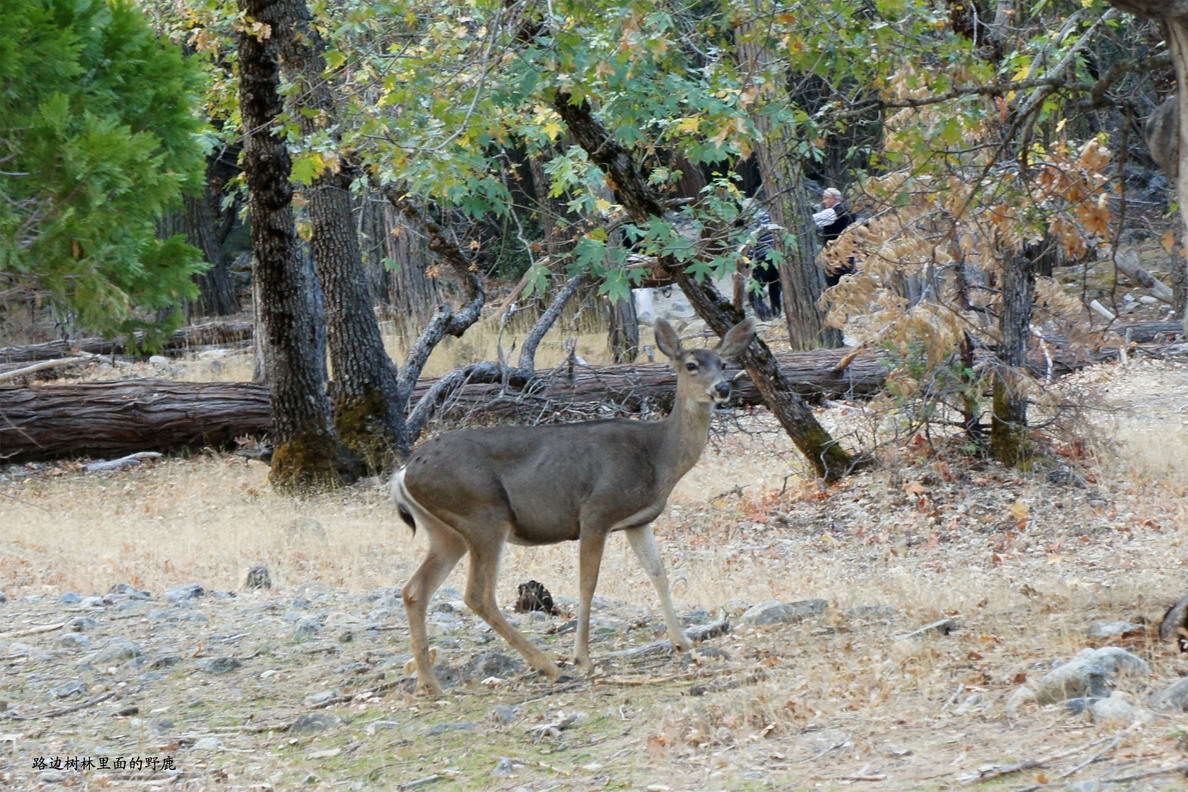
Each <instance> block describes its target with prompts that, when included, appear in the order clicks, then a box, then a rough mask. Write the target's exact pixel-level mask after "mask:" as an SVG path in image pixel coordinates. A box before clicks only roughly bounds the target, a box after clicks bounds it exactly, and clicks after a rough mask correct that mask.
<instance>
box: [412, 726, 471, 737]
mask: <svg viewBox="0 0 1188 792" xmlns="http://www.w3.org/2000/svg"><path fill="white" fill-rule="evenodd" d="M478 727H479V725H478V724H477V723H438V724H437V725H435V726H430V727H429V728H428V729H426V730H425V734H426V735H428V736H430V737H433V736H435V735H438V734H445V733H446V732H452V731H474V730H475V729H477V728H478Z"/></svg>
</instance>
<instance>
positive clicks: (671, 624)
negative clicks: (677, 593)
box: [624, 525, 693, 652]
mask: <svg viewBox="0 0 1188 792" xmlns="http://www.w3.org/2000/svg"><path fill="white" fill-rule="evenodd" d="M624 533H625V534H627V541H629V542H631V549H632V550H634V551H635V557H636V558H638V559H639V565H640V566H642V567H643V571H644V573H645V574H646V575H647V576H648V577H649V578H650V579H651V581H652V585H653V586H655V587H656V593H657V594H659V595H660V610H662V611H663V612H664V623H665V624H666V625H668V640H670V641H672V645H673V648H675V649H681V650H683V651H686V652H687V651H689V650H690V649H692V648H693V642H692V641H690V640H689V638H688V636H686V635H685V631H684V629H683V628H682V627H681V623H680V622H679V621H678V620H677V617H676V611H674V610H673V608H672V595H671V594H670V593H669V590H668V575H667V574H665V572H664V560H663V559H662V558H660V551H659V550H658V549H657V548H656V538H655V537H654V536H653V535H652V526H651V525H641V526H639V527H638V528H628V529H627V530H625V531H624Z"/></svg>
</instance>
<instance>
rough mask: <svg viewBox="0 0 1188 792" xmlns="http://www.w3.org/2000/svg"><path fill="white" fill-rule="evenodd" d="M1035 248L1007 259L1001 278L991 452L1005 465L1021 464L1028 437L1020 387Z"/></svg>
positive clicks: (1032, 294)
mask: <svg viewBox="0 0 1188 792" xmlns="http://www.w3.org/2000/svg"><path fill="white" fill-rule="evenodd" d="M1034 253H1035V251H1034V250H1032V249H1031V248H1030V247H1028V248H1025V249H1024V250H1023V251H1022V252H1020V253H1017V254H1015V255H1014V256H1011V257H1009V258H1008V259H1007V261H1006V262H1005V266H1004V267H1003V277H1002V315H1001V317H1000V319H999V329H1000V331H1001V333H1002V344H1001V346H1000V347H999V350H998V364H997V367H996V369H995V371H994V398H993V405H994V411H993V413H992V415H991V418H990V453H991V454H992V455H993V457H994V458H995V459H997V460H998V461H999V462H1001V463H1003V464H1004V465H1010V466H1012V467H1017V466H1019V465H1021V464H1022V463H1024V462H1025V461H1026V460H1027V459H1028V457H1029V455H1030V453H1029V452H1030V448H1029V445H1030V444H1029V442H1028V436H1027V394H1026V392H1025V391H1024V390H1023V388H1022V387H1021V385H1022V380H1023V368H1024V366H1025V365H1026V364H1027V341H1028V339H1029V338H1030V336H1031V311H1032V307H1033V305H1034V304H1035V263H1034V261H1033V256H1034Z"/></svg>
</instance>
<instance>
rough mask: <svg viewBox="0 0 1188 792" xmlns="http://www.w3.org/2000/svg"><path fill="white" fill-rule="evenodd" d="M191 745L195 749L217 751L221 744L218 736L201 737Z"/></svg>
mask: <svg viewBox="0 0 1188 792" xmlns="http://www.w3.org/2000/svg"><path fill="white" fill-rule="evenodd" d="M191 747H192V748H193V749H194V750H196V751H217V750H218V749H219V748H221V747H222V745H221V744H220V743H219V738H218V737H202V738H200V739H199V740H198V741H197V742H195V743H194V745H193V746H191Z"/></svg>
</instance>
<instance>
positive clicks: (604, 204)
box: [594, 198, 611, 214]
mask: <svg viewBox="0 0 1188 792" xmlns="http://www.w3.org/2000/svg"><path fill="white" fill-rule="evenodd" d="M594 208H595V209H597V210H598V211H599V212H601V213H602V214H606V212H607V210H608V209H610V208H611V202H610V201H608V200H606V199H605V198H596V199H595V200H594Z"/></svg>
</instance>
